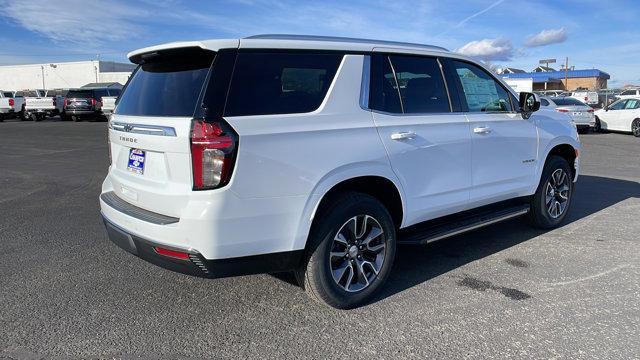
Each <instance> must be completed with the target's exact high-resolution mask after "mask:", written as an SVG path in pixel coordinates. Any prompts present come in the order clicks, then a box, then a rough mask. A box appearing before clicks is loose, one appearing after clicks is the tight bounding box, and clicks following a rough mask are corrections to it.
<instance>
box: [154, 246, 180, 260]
mask: <svg viewBox="0 0 640 360" xmlns="http://www.w3.org/2000/svg"><path fill="white" fill-rule="evenodd" d="M153 250H155V251H156V253H158V254H160V255H163V256H167V257H170V258H174V259H180V260H189V254H188V253H186V252H182V251H175V250H169V249H165V248H161V247H159V246H155V247H154V248H153Z"/></svg>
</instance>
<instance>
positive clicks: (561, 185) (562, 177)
mask: <svg viewBox="0 0 640 360" xmlns="http://www.w3.org/2000/svg"><path fill="white" fill-rule="evenodd" d="M569 181H570V179H569V175H567V173H566V172H565V171H564V170H562V169H557V170H556V171H554V172H553V173H552V174H551V177H550V178H549V180H548V181H547V185H546V188H545V205H546V208H547V212H548V213H549V216H551V217H552V218H553V219H557V218H559V217H560V216H562V214H564V212H565V210H566V209H567V205H568V204H569V196H570V193H569V191H570V189H571V188H570V186H569Z"/></svg>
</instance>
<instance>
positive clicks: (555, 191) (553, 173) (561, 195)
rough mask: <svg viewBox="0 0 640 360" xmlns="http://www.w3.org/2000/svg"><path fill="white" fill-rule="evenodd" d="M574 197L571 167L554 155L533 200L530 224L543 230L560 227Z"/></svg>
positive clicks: (548, 163) (545, 169)
mask: <svg viewBox="0 0 640 360" xmlns="http://www.w3.org/2000/svg"><path fill="white" fill-rule="evenodd" d="M562 174H564V175H562ZM572 196H573V177H572V170H571V167H570V166H569V163H568V162H567V160H565V159H564V158H562V157H560V156H555V155H552V156H551V157H549V159H547V162H546V163H545V165H544V170H543V171H542V177H541V178H540V184H539V185H538V189H537V190H536V192H535V194H533V196H532V198H531V209H530V211H529V215H528V218H529V222H530V223H531V225H533V226H535V227H537V228H541V229H552V228H555V227H557V226H559V225H560V224H561V223H562V221H563V220H564V219H565V217H566V216H567V213H568V212H569V207H570V205H571V198H572Z"/></svg>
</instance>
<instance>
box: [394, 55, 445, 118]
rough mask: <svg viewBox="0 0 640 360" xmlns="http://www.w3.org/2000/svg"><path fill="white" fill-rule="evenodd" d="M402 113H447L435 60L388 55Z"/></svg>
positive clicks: (443, 90) (443, 91)
mask: <svg viewBox="0 0 640 360" xmlns="http://www.w3.org/2000/svg"><path fill="white" fill-rule="evenodd" d="M389 59H390V60H391V64H393V68H394V70H395V73H396V78H397V81H398V86H399V87H400V96H401V100H402V106H403V109H404V112H405V113H406V114H411V113H440V112H449V111H450V108H449V98H448V97H447V91H446V87H445V85H444V80H443V79H442V73H441V72H440V66H439V65H438V61H437V60H436V59H435V58H428V57H418V56H397V55H394V56H390V57H389Z"/></svg>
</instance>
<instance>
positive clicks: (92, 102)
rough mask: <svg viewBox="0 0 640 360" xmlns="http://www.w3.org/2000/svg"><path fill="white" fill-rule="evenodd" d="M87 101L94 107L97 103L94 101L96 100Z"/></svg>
mask: <svg viewBox="0 0 640 360" xmlns="http://www.w3.org/2000/svg"><path fill="white" fill-rule="evenodd" d="M89 101H91V106H96V104H97V103H98V101H96V99H94V98H91V99H90V100H89Z"/></svg>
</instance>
